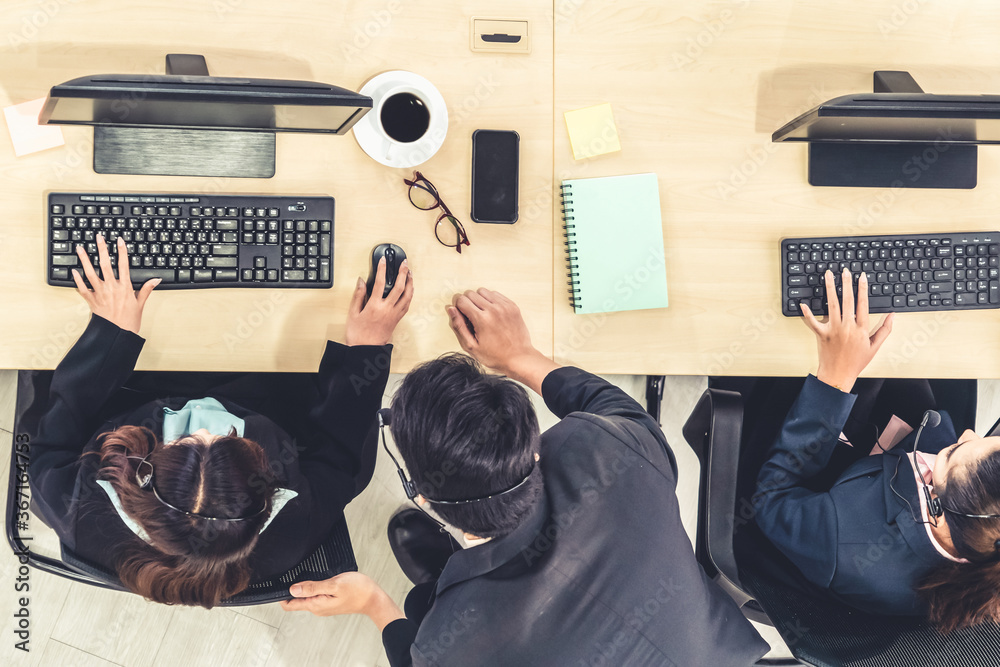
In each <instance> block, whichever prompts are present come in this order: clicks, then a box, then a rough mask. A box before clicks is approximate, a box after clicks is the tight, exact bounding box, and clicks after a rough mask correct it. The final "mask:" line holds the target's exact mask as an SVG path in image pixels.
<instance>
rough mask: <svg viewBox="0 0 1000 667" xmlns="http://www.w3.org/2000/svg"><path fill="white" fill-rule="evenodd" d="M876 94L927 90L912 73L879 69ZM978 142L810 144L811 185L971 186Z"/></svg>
mask: <svg viewBox="0 0 1000 667" xmlns="http://www.w3.org/2000/svg"><path fill="white" fill-rule="evenodd" d="M874 91H875V92H876V93H922V92H923V90H922V89H921V88H920V86H919V85H917V82H916V81H915V80H914V79H913V77H912V76H910V74H909V73H908V72H892V71H878V72H875V81H874ZM978 164H979V151H978V146H974V145H973V146H965V145H960V144H949V143H946V142H936V143H935V142H928V143H898V144H893V143H879V144H862V143H856V142H845V143H842V144H836V143H822V142H816V143H810V144H809V184H810V185H826V186H831V185H832V186H843V187H866V188H947V189H971V188H974V187H976V182H977V179H978Z"/></svg>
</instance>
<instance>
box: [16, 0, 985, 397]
mask: <svg viewBox="0 0 1000 667" xmlns="http://www.w3.org/2000/svg"><path fill="white" fill-rule="evenodd" d="M56 4H57V5H58V10H57V11H55V12H54V13H52V15H51V16H49V15H47V14H46V15H45V18H43V19H37V16H38V15H39V14H38V13H39V12H40V11H42V10H40V9H39V7H40V5H39V4H38V3H35V2H32V1H30V0H8V1H7V2H5V3H4V9H5V11H4V12H3V15H2V16H0V29H2V30H0V33H2V34H6V35H8V39H6V40H4V42H3V43H0V86H2V91H0V102H2V103H3V104H10V103H16V102H21V101H25V100H29V99H33V98H37V97H41V96H42V95H44V94H45V93H46V92H47V90H48V88H49V86H51V85H53V84H55V83H58V82H62V81H65V80H67V79H70V78H73V77H76V76H81V75H85V74H94V73H102V72H139V73H142V72H150V73H158V72H161V71H162V67H163V56H164V54H165V53H167V52H193V53H202V54H204V55H205V56H206V57H207V58H208V62H209V67H210V69H211V71H212V72H213V73H216V74H219V75H235V76H258V77H274V78H302V79H314V80H319V81H328V82H331V83H335V84H339V85H343V86H345V87H347V88H352V89H358V88H360V86H361V85H362V84H363V83H364V81H365V80H367V79H368V78H370V77H371V76H373V75H375V74H377V73H379V72H382V71H386V70H390V69H409V70H412V71H415V72H417V73H419V74H422V75H424V76H426V77H428V78H429V79H430V80H432V81H433V82H434V83H435V85H437V87H438V88H439V89H440V90H441V92H442V94H443V95H444V97H445V99H446V101H447V103H448V106H449V112H450V123H449V134H448V139H447V141H446V143H445V146H444V148H443V149H442V150H441V151H440V152H439V153H438V154H437V155H436V156H434V157H433V158H432V159H431V160H430V161H429V162H427V163H426V164H424V165H422V166H421V167H420V169H421V171H422V172H424V173H425V174H426V175H427V176H428V177H429V178H431V179H432V180H433V181H434V182H435V183H436V184H437V185H438V187H439V189H440V190H441V192H442V195H443V196H444V197H445V200H446V201H447V202H448V203H449V206H451V207H452V208H453V209H455V210H457V211H460V212H461V213H460V215H464V218H463V219H464V222H465V223H466V227H467V229H468V230H469V234H470V238H471V240H472V244H473V245H472V246H471V247H470V248H467V249H466V252H464V253H462V255H461V256H459V255H458V254H457V253H455V252H454V251H452V250H449V249H446V248H444V247H442V246H440V245H439V244H438V243H437V242H436V241H435V240H434V238H433V233H432V226H433V218H434V216H433V215H432V214H427V213H424V212H421V211H418V210H416V209H413V208H412V207H411V206H410V205H409V203H408V202H407V200H406V196H405V189H404V186H403V185H402V178H403V177H404V176H407V175H408V174H409V173H410V170H393V169H389V168H386V167H382V166H380V165H378V164H376V163H375V162H374V161H372V160H371V159H369V158H368V157H367V156H366V155H364V153H363V152H362V151H361V149H360V148H359V147H358V146H357V143H356V141H355V140H354V138H353V137H352V136H344V137H328V136H320V135H290V134H287V135H279V137H278V163H277V175H276V176H275V177H274V178H273V179H267V180H244V179H195V178H165V177H140V176H107V175H99V174H95V173H93V170H92V169H91V166H90V164H91V148H92V139H91V130H90V129H89V128H72V127H65V128H64V133H65V136H66V141H67V145H66V147H64V148H60V149H54V150H50V151H46V152H43V153H39V154H36V155H33V156H28V157H23V158H19V159H15V158H14V157H13V153H12V151H11V148H10V146H9V144H7V145H3V143H4V141H5V140H3V139H0V174H2V176H3V179H4V195H3V201H4V212H5V215H4V218H5V222H4V225H3V226H2V227H0V267H2V268H0V278H2V281H3V283H4V290H3V292H2V296H0V324H2V325H3V333H2V334H0V367H19V368H52V367H53V366H54V365H55V364H56V363H57V362H58V360H59V359H60V358H61V357H62V355H63V353H64V352H65V350H66V349H67V348H68V347H69V345H70V344H71V343H72V341H73V340H74V339H75V338H76V336H77V335H78V334H79V332H80V331H81V330H82V328H83V326H84V324H85V322H86V319H87V317H86V309H85V307H84V306H83V304H82V301H81V300H79V298H78V297H77V296H76V295H75V294H74V293H73V292H72V291H71V290H67V289H63V288H53V287H48V286H46V285H44V284H43V283H42V282H41V280H40V276H41V275H43V268H42V267H43V261H44V255H43V249H42V235H43V230H44V222H43V214H44V200H43V197H42V192H44V191H47V190H57V191H97V192H100V191H106V192H107V191H111V190H124V191H134V192H139V191H152V192H157V191H164V192H169V191H175V192H183V191H190V192H251V193H258V192H264V193H267V192H272V193H279V194H314V193H324V194H330V195H333V196H334V197H335V198H336V199H337V233H336V239H335V246H336V256H335V272H334V278H335V286H334V288H333V289H332V290H321V291H315V292H314V291H299V290H273V291H272V290H268V291H260V290H198V291H186V292H163V293H160V294H154V297H153V299H152V300H151V301H150V303H149V304H148V306H147V312H146V316H145V320H144V324H143V333H144V335H146V336H147V338H148V342H147V345H146V348H145V350H144V352H143V355H142V357H141V358H140V361H139V365H140V367H141V368H145V369H158V368H171V369H196V368H200V369H208V368H212V369H216V370H289V371H292V370H295V371H305V370H312V369H313V368H315V365H316V362H317V360H318V358H319V354H320V350H321V347H322V341H323V340H324V338H325V336H326V335H328V334H329V335H330V336H331V337H334V338H337V337H338V336H340V335H341V333H342V326H343V321H344V316H345V315H344V313H345V309H346V306H347V301H348V298H349V295H350V292H351V288H352V287H353V285H354V280H355V278H356V276H358V275H360V274H364V273H365V272H366V271H367V266H366V263H365V255H366V253H367V251H368V250H369V249H370V248H371V246H372V245H374V244H375V243H378V242H381V241H385V240H392V241H395V242H397V243H399V244H400V245H402V246H403V247H404V248H405V249H406V250H407V252H408V254H409V256H410V257H411V265H412V267H413V269H414V272H415V276H416V279H417V296H416V298H415V300H414V304H413V307H412V308H411V312H410V314H409V315H408V316H407V318H406V319H405V320H404V322H403V324H402V325H401V327H400V329H399V331H398V332H397V337H396V341H395V342H396V343H397V351H396V353H395V355H394V359H393V369H394V370H396V371H404V370H407V369H408V368H410V367H412V366H413V365H414V364H415V363H418V362H419V361H422V360H425V359H429V358H432V357H434V356H436V355H438V354H441V353H443V352H445V351H448V350H455V349H457V344H456V342H455V341H454V338H453V336H452V334H451V332H450V330H449V329H448V327H447V322H446V319H445V317H444V316H443V314H442V311H443V308H444V305H445V304H446V303H447V302H448V301H449V300H450V297H451V295H452V294H453V293H454V292H455V291H460V290H464V289H466V288H474V287H478V286H481V285H484V286H490V287H494V288H497V289H500V290H502V291H504V292H505V293H507V294H508V295H509V296H511V297H512V298H514V299H515V300H516V301H517V302H518V303H519V304H520V306H521V308H522V311H523V312H524V313H525V316H526V319H527V320H528V324H529V327H530V329H531V331H532V336H533V340H534V342H535V343H536V345H538V347H539V348H540V349H542V350H545V351H551V352H552V353H553V354H554V356H555V357H556V358H557V359H558V360H559V361H562V362H565V363H574V364H578V365H581V366H583V367H585V368H588V369H589V370H593V371H596V372H616V373H622V372H625V373H669V374H706V373H708V374H792V375H797V374H801V373H803V372H805V371H807V370H810V369H811V368H812V367H813V365H814V364H815V352H814V342H813V340H812V335H811V334H810V333H809V332H808V331H807V330H806V329H805V327H804V325H803V324H802V323H801V321H799V320H798V319H786V318H784V317H782V316H780V314H779V311H778V295H779V285H778V263H777V262H778V255H777V250H776V248H777V241H778V239H780V238H781V237H783V236H791V235H809V234H813V235H824V234H829V235H835V234H852V233H893V232H896V233H904V232H917V231H939V230H945V229H956V230H957V229H962V230H985V229H996V228H998V226H1000V225H998V224H997V223H996V222H995V218H996V216H995V215H994V211H996V210H997V206H996V204H997V200H998V196H997V192H998V189H997V187H996V186H997V184H1000V148H996V147H984V148H981V149H980V153H979V155H980V157H979V172H980V173H979V179H980V185H979V187H978V188H976V189H975V190H972V191H946V190H922V191H921V190H909V191H902V192H893V191H891V190H881V189H862V188H857V189H841V188H813V187H811V186H809V185H807V183H806V179H805V156H806V148H805V146H802V145H774V144H771V143H770V134H771V132H773V131H774V130H775V129H776V128H778V127H779V126H781V125H782V124H784V123H785V122H787V121H788V120H790V119H791V118H793V117H795V116H796V115H798V114H799V113H802V112H803V111H806V110H808V109H809V108H811V107H813V106H815V105H816V104H818V103H819V102H822V101H824V100H826V99H829V98H832V97H835V96H837V95H841V94H846V93H852V92H865V91H868V90H870V86H871V72H872V71H873V70H875V69H902V70H908V71H910V72H911V73H912V74H913V75H914V76H915V77H916V79H917V81H918V82H919V83H920V84H921V85H922V86H923V88H924V90H927V91H929V92H939V93H987V92H989V93H998V92H1000V69H998V68H996V67H990V66H984V65H983V63H988V62H990V56H992V55H994V54H996V53H997V47H996V45H995V44H996V39H995V35H996V34H998V30H1000V8H996V7H995V5H994V3H992V2H989V1H988V0H968V1H963V2H957V1H956V2H949V3H929V2H916V3H904V2H897V1H893V0H877V1H874V2H865V3H861V2H847V1H846V0H838V1H836V2H828V1H827V2H821V1H818V0H810V1H807V2H803V1H798V2H795V1H793V0H773V1H768V2H759V1H751V0H746V1H744V0H733V1H727V2H722V1H712V2H704V1H703V0H683V1H679V2H671V3H656V4H655V5H653V6H650V5H649V4H648V3H642V4H640V3H619V2H616V3H606V2H592V1H584V0H565V1H559V2H556V3H554V4H549V3H541V2H531V1H530V0H521V1H520V2H514V3H507V4H506V5H505V7H504V9H503V13H504V15H506V16H524V17H527V18H528V19H529V20H531V21H532V40H533V48H532V53H531V55H529V56H498V55H487V54H473V53H472V52H471V51H470V50H469V47H468V37H469V17H470V16H473V15H482V14H484V13H485V14H489V13H492V12H493V10H491V9H490V7H483V6H480V5H477V4H476V3H473V2H462V3H458V4H455V5H449V6H448V7H440V6H432V5H423V4H422V5H420V6H416V5H413V4H409V3H405V2H388V3H355V2H352V3H348V2H346V1H342V2H334V3H328V4H326V5H324V6H323V9H322V11H318V10H317V8H316V5H315V3H309V2H306V1H305V0H295V1H292V2H286V3H281V4H275V3H272V2H265V1H264V0H220V1H219V2H215V3H202V2H194V1H191V0H186V1H182V2H171V3H159V2H157V3H152V4H150V3H142V4H138V3H130V2H126V1H125V0H102V1H101V2H100V3H99V4H94V3H84V2H79V3H76V2H71V1H70V2H63V3H56ZM42 14H44V11H43V12H42ZM33 19H36V20H35V23H38V24H43V25H39V26H38V27H37V30H36V31H32V30H30V29H28V28H26V27H25V26H27V25H29V24H30V23H31V21H32V20H33ZM601 102H610V103H611V104H612V107H613V109H614V113H615V118H616V122H617V125H618V131H619V133H620V136H621V139H622V144H623V150H622V151H621V152H620V153H616V154H612V155H607V156H602V157H598V158H593V159H590V160H584V161H575V160H573V158H572V154H571V152H570V150H569V143H568V138H567V134H566V131H565V125H564V123H563V118H562V113H563V112H564V111H566V110H569V109H574V108H579V107H583V106H588V105H591V104H596V103H601ZM477 128H497V129H516V130H518V132H519V133H520V134H521V189H520V211H521V218H520V220H519V222H518V223H517V224H516V225H514V226H512V227H507V226H489V225H477V224H475V223H473V222H472V221H471V220H469V219H468V216H467V211H468V206H469V172H470V157H471V133H472V131H473V130H474V129H477ZM643 171H653V172H656V173H657V174H658V175H659V178H660V194H661V201H662V206H663V224H664V237H665V242H666V249H667V273H668V285H669V291H670V302H671V305H670V307H669V308H667V309H664V310H656V311H646V312H635V313H622V314H615V315H593V316H577V315H574V314H573V313H572V311H571V310H570V308H569V305H568V301H567V298H566V293H565V284H564V283H565V268H564V267H565V256H564V254H563V249H562V244H561V233H560V227H561V223H560V220H559V216H558V215H556V210H557V208H556V207H554V206H553V198H554V194H555V193H556V192H557V186H558V183H559V182H560V181H561V180H562V179H565V178H585V177H593V176H605V175H615V174H627V173H638V172H643ZM13 267H17V268H16V269H15V268H13ZM723 269H724V270H723ZM998 330H1000V313H998V312H997V311H980V312H968V311H966V312H957V313H938V314H928V315H906V316H902V317H899V318H897V322H896V330H895V331H894V333H893V335H892V337H891V338H890V339H889V341H888V342H887V343H886V345H885V347H884V348H883V350H882V352H881V353H880V355H879V357H878V358H877V359H876V360H875V362H874V363H873V364H872V366H871V367H870V369H869V373H870V374H875V375H887V376H968V377H976V376H978V377H1000V345H996V344H994V340H995V336H996V334H995V332H997V331H998Z"/></svg>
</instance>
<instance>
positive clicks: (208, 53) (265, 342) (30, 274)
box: [0, 0, 553, 371]
mask: <svg viewBox="0 0 1000 667" xmlns="http://www.w3.org/2000/svg"><path fill="white" fill-rule="evenodd" d="M50 4H51V5H52V6H53V7H56V9H55V10H52V11H51V12H49V14H47V13H46V12H45V11H43V9H42V7H43V6H42V5H40V4H39V3H37V2H34V1H33V0H9V1H8V2H5V3H4V11H3V15H2V16H0V34H3V35H7V36H8V37H5V38H4V40H3V44H0V62H2V66H0V67H2V69H0V82H2V86H3V91H2V93H0V103H2V104H3V105H4V106H6V105H8V104H14V103H19V102H24V101H27V100H31V99H35V98H38V97H42V96H44V95H45V94H46V93H47V92H48V89H49V87H50V86H52V85H54V84H57V83H61V82H63V81H66V80H68V79H72V78H74V77H78V76H84V75H87V74H99V73H112V72H113V73H162V72H163V68H164V56H165V55H166V54H167V53H200V54H203V55H205V57H206V58H207V60H208V66H209V69H210V71H211V72H212V73H214V74H217V75H220V76H250V77H262V78H286V79H306V80H316V81H323V82H328V83H333V84H338V85H342V86H344V87H346V88H350V89H353V90H357V89H359V88H360V87H361V86H362V84H363V83H364V82H365V81H366V80H367V79H369V78H370V77H372V76H374V75H375V74H378V73H380V72H383V71H387V70H393V69H407V70H411V71H414V72H417V73H418V74H421V75H423V76H425V77H427V78H428V79H430V80H431V81H432V82H433V83H434V84H435V85H436V86H437V87H438V89H439V90H440V91H441V93H442V95H443V96H444V98H445V100H446V101H447V103H448V107H449V116H450V124H449V130H448V138H447V140H446V142H445V145H444V147H443V148H442V149H441V150H440V151H439V152H438V153H437V155H435V156H434V157H433V158H432V159H431V160H430V161H428V162H427V163H426V164H424V165H422V166H421V167H420V170H421V171H422V172H423V173H424V174H425V175H426V176H427V177H428V178H430V179H431V180H432V181H433V182H434V183H435V185H437V187H438V188H439V190H440V192H441V194H442V196H443V197H444V198H445V201H446V202H448V204H449V206H450V207H451V208H452V209H453V210H454V211H455V212H456V213H457V214H458V215H459V216H460V218H462V220H463V222H464V223H465V226H466V229H467V230H468V233H469V237H470V239H471V242H472V245H471V246H470V247H468V248H466V249H465V251H464V252H463V253H462V254H461V255H459V254H458V253H456V252H455V251H454V250H452V249H449V248H445V247H444V246H441V245H440V244H438V242H437V241H436V240H435V239H434V233H433V228H434V219H435V216H434V214H432V213H429V212H425V211H420V210H417V209H415V208H413V207H412V206H411V205H410V203H409V202H408V200H407V197H406V187H405V186H404V185H403V182H402V179H403V178H404V177H406V176H409V175H410V174H411V173H412V170H410V169H406V170H393V169H389V168H387V167H383V166H381V165H379V164H377V163H375V162H374V161H373V160H371V159H370V158H368V156H367V155H365V154H364V152H363V151H362V150H361V148H360V147H359V146H358V144H357V142H356V141H355V139H354V137H353V136H352V135H348V136H341V137H338V136H325V135H316V134H311V135H295V134H279V135H278V140H277V174H276V176H275V177H274V178H272V179H267V180H264V179H246V180H244V179H224V178H211V179H203V178H178V177H156V176H108V175H101V174H95V173H94V171H93V169H92V167H91V164H92V130H91V129H90V128H85V127H69V126H65V127H64V128H63V132H64V135H65V138H66V146H65V147H64V148H58V149H52V150H49V151H45V152H42V153H37V154H35V155H30V156H26V157H22V158H14V156H13V151H12V149H11V146H10V144H9V142H8V140H7V139H6V138H0V175H2V178H3V181H4V187H3V190H4V192H3V223H2V225H0V283H2V284H3V289H2V292H0V313H2V315H0V330H2V333H0V368H53V367H54V366H55V365H56V363H58V361H59V360H60V359H61V358H62V356H63V354H64V353H65V351H66V350H67V349H68V348H69V346H70V345H71V344H72V343H73V341H74V340H75V339H76V338H77V336H78V335H79V334H80V332H81V331H82V330H83V327H84V326H85V324H86V322H87V309H86V306H85V305H84V304H83V301H82V299H80V297H79V296H78V295H76V294H75V293H74V291H73V290H69V289H65V288H56V287H49V286H47V285H45V283H44V281H43V276H44V274H45V269H44V261H45V257H44V250H43V239H44V235H45V228H46V227H45V226H46V222H45V220H44V214H45V201H44V198H43V195H42V193H43V192H44V191H47V190H54V191H71V192H72V191H81V192H109V193H110V192H121V191H129V192H194V193H197V192H206V193H239V192H248V193H275V194H329V195H332V196H334V197H335V198H336V205H337V217H336V236H335V261H334V264H335V266H334V287H333V289H331V290H317V291H314V290H291V289H282V290H240V289H231V290H226V289H209V290H197V291H194V290H192V291H174V292H162V293H159V294H154V295H153V296H152V298H151V299H150V301H149V303H148V304H147V307H146V312H145V316H144V320H143V327H142V333H143V335H144V336H146V337H147V343H146V346H145V349H144V350H143V353H142V356H141V357H140V359H139V367H140V368H143V369H150V370H153V369H179V370H186V369H205V370H209V369H212V370H260V371H274V370H282V371H311V370H315V368H316V366H317V364H318V361H319V358H320V354H321V352H322V347H323V341H324V340H325V336H326V335H327V333H328V328H329V334H330V335H331V336H332V337H334V338H338V337H341V336H342V330H343V323H344V320H345V316H346V309H347V304H348V300H349V298H350V295H351V293H352V291H353V289H354V285H355V281H356V279H357V276H359V275H365V276H367V273H368V260H367V256H368V253H369V251H370V250H371V248H372V246H374V245H375V244H376V243H379V242H383V241H393V242H396V243H398V244H399V245H401V246H402V247H403V248H404V249H405V250H406V251H407V255H408V256H409V258H410V265H411V267H412V269H413V271H414V274H415V278H416V281H417V282H416V296H415V298H414V301H413V305H412V306H411V309H410V313H409V314H408V315H407V317H406V318H405V319H404V320H403V323H402V324H401V325H400V328H399V329H398V330H397V332H396V337H395V343H396V351H395V353H394V355H393V370H395V371H405V370H407V369H409V368H410V367H412V366H413V365H414V364H416V363H418V362H420V361H424V360H427V359H431V358H433V357H435V356H437V355H439V354H442V353H444V352H446V351H449V350H457V349H459V348H458V344H457V342H456V340H455V338H454V336H453V334H452V332H451V330H450V329H449V328H448V323H447V317H446V315H445V313H444V306H445V304H446V303H449V302H450V300H451V296H452V294H453V293H454V292H456V291H463V290H465V289H468V288H476V287H479V286H484V285H487V286H491V287H496V288H499V289H502V290H503V291H504V292H505V293H506V294H508V295H509V296H510V297H511V298H513V299H515V300H516V301H517V302H518V304H520V306H521V309H522V311H523V312H524V314H525V317H526V319H527V321H528V324H529V326H530V327H531V331H532V336H533V339H534V342H535V343H536V344H537V345H538V346H539V347H540V348H541V349H543V350H551V348H552V294H551V289H550V284H551V275H552V264H551V258H552V251H551V226H550V225H551V222H550V221H551V219H552V206H551V198H550V197H549V196H548V194H549V192H550V189H551V178H552V127H553V120H552V22H551V5H549V4H547V3H539V2H531V1H530V0H516V1H514V2H509V3H505V6H504V9H503V13H504V15H506V16H519V17H524V18H527V19H528V20H529V21H531V26H532V32H533V36H532V39H533V49H532V53H531V54H530V55H527V56H520V55H515V56H500V55H495V54H474V53H472V52H471V51H470V49H469V31H470V17H471V16H472V15H474V14H475V15H481V14H484V13H486V14H490V13H492V10H489V8H488V7H483V6H476V5H475V4H474V3H464V4H463V5H462V6H460V7H456V6H454V5H451V4H448V5H434V4H427V3H419V4H417V3H409V2H403V1H402V0H390V1H389V2H367V3H359V2H349V1H347V0H341V1H337V2H326V3H322V4H317V3H316V2H311V1H308V0H286V1H285V2H273V1H271V0H218V1H216V2H203V1H200V0H171V1H170V2H165V1H159V2H151V3H150V2H145V3H134V2H126V1H125V0H101V1H100V2H99V3H96V4H95V3H91V2H79V3H75V2H59V3H50ZM46 6H48V5H46ZM50 14H51V15H50ZM32 21H34V23H35V24H38V25H40V27H37V29H35V30H32V29H27V28H25V26H29V28H30V26H31V25H32ZM477 128H495V129H516V130H517V131H518V132H519V133H520V135H521V210H522V212H530V213H531V214H530V215H525V213H522V216H521V220H520V221H519V222H518V223H517V224H516V225H513V226H507V225H477V224H476V223H473V222H472V221H471V220H470V219H469V218H468V211H469V201H470V183H469V180H470V168H471V152H472V148H471V146H472V144H471V135H472V132H473V130H475V129H477ZM542 194H544V195H545V196H544V197H543V196H540V195H542Z"/></svg>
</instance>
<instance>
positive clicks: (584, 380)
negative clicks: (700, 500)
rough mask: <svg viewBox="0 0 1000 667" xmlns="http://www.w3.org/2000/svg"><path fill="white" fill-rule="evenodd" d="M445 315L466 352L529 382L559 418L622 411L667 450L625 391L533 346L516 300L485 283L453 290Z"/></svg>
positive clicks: (654, 426) (658, 432)
mask: <svg viewBox="0 0 1000 667" xmlns="http://www.w3.org/2000/svg"><path fill="white" fill-rule="evenodd" d="M448 316H449V318H450V321H451V328H452V329H453V330H454V331H455V335H456V336H457V337H458V341H459V343H460V344H461V345H462V348H463V349H464V350H465V351H466V352H468V353H469V354H471V355H472V356H473V357H475V358H476V360H477V361H479V362H480V363H482V364H483V365H484V366H487V367H489V368H493V369H495V370H497V371H499V372H501V373H503V374H505V375H507V376H508V377H510V378H512V379H514V380H517V381H519V382H522V383H523V384H525V385H527V386H528V387H530V388H531V389H532V390H534V391H535V393H537V394H539V395H540V396H542V398H544V399H545V404H546V405H547V406H548V407H549V409H550V410H552V412H553V413H555V415H556V416H557V417H559V418H560V419H562V418H563V417H565V416H566V415H568V414H569V413H571V412H589V413H591V414H595V415H600V416H604V417H612V416H615V417H622V418H624V419H628V420H630V421H632V422H636V423H637V424H638V425H640V426H641V427H642V428H643V429H645V430H647V431H648V432H649V433H651V434H652V435H653V437H654V438H655V439H656V440H657V442H658V443H659V445H660V446H662V447H663V448H666V449H668V451H669V448H668V447H667V441H666V438H665V437H664V436H663V431H662V430H660V427H659V425H658V424H657V423H656V420H654V419H653V418H652V417H651V416H650V415H649V413H647V412H646V411H645V410H644V409H643V408H642V406H640V405H639V404H638V403H636V402H635V400H633V399H632V397H631V396H629V395H628V394H626V393H625V392H624V391H622V390H621V389H619V388H618V387H616V386H614V385H613V384H611V383H609V382H607V381H605V380H602V379H601V378H599V377H597V376H596V375H592V374H590V373H587V372H586V371H583V370H581V369H579V368H574V367H565V368H564V367H560V366H559V365H558V364H557V363H555V362H554V361H552V360H551V359H549V358H548V357H546V356H545V355H543V354H542V353H541V352H539V351H538V350H537V349H536V348H535V347H534V346H533V345H532V344H531V337H530V335H529V334H528V327H527V325H526V324H525V322H524V318H523V317H522V316H521V312H520V310H519V309H518V307H517V305H516V304H514V302H513V301H511V300H510V299H508V298H507V297H505V296H504V295H503V294H500V293H499V292H494V291H492V290H488V289H479V290H477V291H472V290H469V291H467V292H465V293H464V294H456V295H455V298H454V301H453V305H452V306H449V307H448ZM469 323H471V324H472V328H470V327H469ZM671 459H672V456H671ZM671 463H672V461H671Z"/></svg>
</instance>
